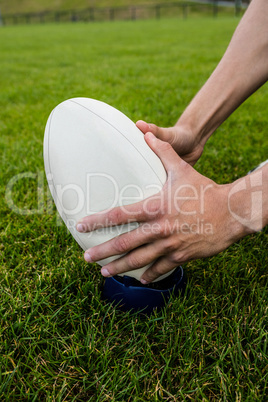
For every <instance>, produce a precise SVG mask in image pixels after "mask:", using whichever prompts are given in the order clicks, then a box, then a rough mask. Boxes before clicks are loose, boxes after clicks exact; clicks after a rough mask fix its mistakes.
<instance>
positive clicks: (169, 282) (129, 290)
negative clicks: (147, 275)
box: [102, 267, 186, 314]
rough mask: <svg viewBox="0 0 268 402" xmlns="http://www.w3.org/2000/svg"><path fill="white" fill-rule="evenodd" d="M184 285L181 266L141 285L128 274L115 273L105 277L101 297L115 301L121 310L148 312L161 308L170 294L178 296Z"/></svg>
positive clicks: (184, 279)
mask: <svg viewBox="0 0 268 402" xmlns="http://www.w3.org/2000/svg"><path fill="white" fill-rule="evenodd" d="M185 287H186V276H185V273H184V271H183V269H182V267H177V268H176V269H175V271H174V272H173V273H172V274H171V275H169V276H168V277H167V278H165V279H163V280H161V281H158V282H154V283H150V284H149V285H142V284H141V283H140V282H139V281H138V280H137V279H135V278H132V277H130V276H123V277H122V276H118V275H115V276H113V277H111V278H106V280H105V283H104V287H103V291H102V297H103V299H105V300H108V301H109V302H113V303H116V304H117V305H118V307H119V308H120V309H121V310H124V311H127V310H134V311H140V312H141V313H144V314H149V313H151V312H152V311H153V310H159V309H161V308H162V307H163V306H164V305H165V304H166V303H167V302H168V300H169V298H170V296H171V294H174V295H175V296H178V295H179V293H183V292H184V290H185Z"/></svg>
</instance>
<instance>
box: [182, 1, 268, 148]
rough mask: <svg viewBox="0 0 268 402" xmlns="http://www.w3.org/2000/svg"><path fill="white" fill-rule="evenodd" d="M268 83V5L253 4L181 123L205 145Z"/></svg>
mask: <svg viewBox="0 0 268 402" xmlns="http://www.w3.org/2000/svg"><path fill="white" fill-rule="evenodd" d="M267 79H268V1H267V0H253V1H252V3H251V4H250V5H249V7H248V10H247V11H246V13H245V15H244V17H243V18H242V20H241V22H240V24H239V25H238V27H237V29H236V31H235V33H234V35H233V38H232V40H231V42H230V44H229V46H228V48H227V50H226V52H225V54H224V56H223V57H222V59H221V61H220V63H219V64H218V66H217V67H216V69H215V70H214V72H213V73H212V75H211V76H210V78H209V79H208V81H207V82H206V83H205V85H204V86H203V87H202V88H201V90H200V91H199V92H198V93H197V95H196V96H195V98H194V99H193V100H192V102H191V103H190V105H189V106H188V107H187V109H186V110H185V112H184V113H183V114H182V116H181V117H180V119H179V120H178V122H177V125H180V126H181V127H187V128H188V129H190V131H191V132H193V133H194V135H195V136H197V137H199V141H200V142H201V143H202V144H203V145H204V144H205V142H206V141H207V139H208V138H209V137H210V135H211V134H212V133H213V132H214V131H215V130H216V129H217V127H219V126H220V124H221V123H222V122H223V121H224V120H226V118H227V117H228V116H229V115H230V114H231V113H232V112H233V111H234V110H235V109H236V108H237V107H238V106H239V105H240V104H241V103H242V102H244V100H245V99H247V98H248V97H249V96H250V95H251V94H252V93H253V92H255V91H256V90H257V89H258V88H259V87H260V86H261V85H263V84H264V83H265V82H266V81H267Z"/></svg>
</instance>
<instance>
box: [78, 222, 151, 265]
mask: <svg viewBox="0 0 268 402" xmlns="http://www.w3.org/2000/svg"><path fill="white" fill-rule="evenodd" d="M147 226H149V225H147ZM148 229H149V228H147V230H146V231H145V230H143V227H142V225H141V226H139V227H138V228H137V229H134V230H131V231H130V232H127V233H123V234H121V235H120V236H117V237H115V238H113V239H111V240H109V241H107V242H105V243H102V244H100V245H98V246H95V247H92V248H90V249H88V250H87V251H86V252H85V255H84V256H85V260H86V261H88V262H95V261H100V260H104V259H105V258H108V257H111V256H115V255H120V254H125V253H128V252H129V251H131V250H133V249H135V248H137V247H140V246H141V245H144V244H147V243H150V242H152V241H153V240H154V239H155V238H156V236H157V235H156V234H155V233H154V232H153V231H152V230H151V231H149V230H148ZM117 261H118V260H117ZM134 265H135V264H134ZM145 265H146V264H145ZM142 266H143V265H141V266H140V267H142ZM140 267H139V268H140ZM126 268H128V269H126V270H129V267H126ZM132 269H134V266H133V267H132Z"/></svg>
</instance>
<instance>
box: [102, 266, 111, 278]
mask: <svg viewBox="0 0 268 402" xmlns="http://www.w3.org/2000/svg"><path fill="white" fill-rule="evenodd" d="M101 274H102V276H105V277H107V276H111V274H110V272H109V271H108V269H107V268H102V270H101Z"/></svg>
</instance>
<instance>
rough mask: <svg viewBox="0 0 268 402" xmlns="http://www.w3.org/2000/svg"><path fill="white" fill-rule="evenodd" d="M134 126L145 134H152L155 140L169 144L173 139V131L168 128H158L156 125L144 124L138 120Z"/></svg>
mask: <svg viewBox="0 0 268 402" xmlns="http://www.w3.org/2000/svg"><path fill="white" fill-rule="evenodd" d="M136 126H137V127H138V128H139V129H140V130H141V131H142V132H143V134H146V133H148V132H150V133H153V134H154V135H155V136H156V137H157V138H160V139H161V140H162V141H167V142H171V139H172V138H173V137H174V134H173V130H172V129H169V128H163V127H158V126H157V125H156V124H152V123H146V122H145V121H143V120H138V121H137V123H136Z"/></svg>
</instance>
